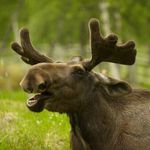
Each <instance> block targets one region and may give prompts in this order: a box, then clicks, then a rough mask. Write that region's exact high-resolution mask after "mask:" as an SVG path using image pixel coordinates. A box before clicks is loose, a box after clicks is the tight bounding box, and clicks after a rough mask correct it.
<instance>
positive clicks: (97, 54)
mask: <svg viewBox="0 0 150 150" xmlns="http://www.w3.org/2000/svg"><path fill="white" fill-rule="evenodd" d="M89 31H90V45H91V51H92V58H91V60H84V59H82V58H81V57H73V58H72V59H71V60H69V61H68V62H59V63H58V62H56V61H54V60H53V59H51V58H49V57H47V56H45V55H42V54H40V53H39V52H38V51H36V50H35V49H34V48H33V46H32V44H31V41H30V37H29V31H28V30H27V29H25V28H23V29H22V30H21V32H20V38H21V45H19V44H18V43H16V42H14V43H12V49H13V50H14V51H15V52H17V53H18V54H19V55H21V59H22V60H23V61H24V62H25V63H27V64H30V65H33V66H32V67H31V68H30V69H29V70H28V72H27V73H26V74H25V76H24V78H23V79H22V81H21V83H20V85H21V87H22V89H23V90H24V91H25V92H27V93H34V94H35V96H33V97H31V98H30V99H28V100H27V107H28V108H29V109H30V110H31V111H34V112H41V111H42V110H43V109H47V110H48V111H53V112H59V113H66V114H67V115H68V117H69V119H70V124H71V148H72V150H150V91H147V90H142V89H133V88H132V87H131V86H130V85H129V84H128V83H126V82H124V81H120V80H117V79H113V78H111V77H108V76H104V75H103V74H100V73H96V72H94V71H92V69H93V68H94V67H95V66H96V65H98V64H100V63H101V62H103V61H105V62H112V63H118V64H123V65H132V64H134V62H135V57H136V50H135V43H134V42H133V41H129V42H127V43H125V44H123V45H117V41H118V37H117V36H116V35H115V34H110V35H108V37H106V38H104V37H102V35H101V34H100V29H99V21H98V20H97V19H91V20H90V21H89Z"/></svg>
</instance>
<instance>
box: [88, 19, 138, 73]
mask: <svg viewBox="0 0 150 150" xmlns="http://www.w3.org/2000/svg"><path fill="white" fill-rule="evenodd" d="M89 30H90V38H91V50H92V59H91V60H90V61H88V62H86V63H85V68H86V69H87V70H88V71H90V70H92V69H93V68H94V67H95V66H96V65H97V64H99V63H100V62H102V61H105V62H113V63H119V64H124V65H132V64H133V63H134V62H135V56H136V50H135V43H134V42H133V41H128V42H127V43H125V44H123V45H120V46H118V45H116V43H117V41H118V37H117V36H116V35H115V34H110V35H108V37H106V38H103V37H102V35H101V34H100V30H99V21H98V20H97V19H91V20H90V21H89Z"/></svg>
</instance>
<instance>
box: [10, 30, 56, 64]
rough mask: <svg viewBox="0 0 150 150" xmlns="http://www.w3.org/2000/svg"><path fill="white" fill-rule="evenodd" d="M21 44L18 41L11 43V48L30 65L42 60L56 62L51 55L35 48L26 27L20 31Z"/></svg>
mask: <svg viewBox="0 0 150 150" xmlns="http://www.w3.org/2000/svg"><path fill="white" fill-rule="evenodd" d="M20 39H21V46H20V45H19V44H18V43H17V42H13V43H12V44H11V48H12V49H13V50H14V51H15V52H16V53H17V54H19V55H21V59H22V60H23V61H24V62H25V63H27V64H30V65H34V64H37V63H40V62H49V63H52V62H54V61H53V60H52V59H50V58H49V57H47V56H45V55H42V54H40V53H39V52H38V51H37V50H36V49H34V48H33V46H32V43H31V41H30V36H29V31H28V29H26V28H23V29H21V31H20Z"/></svg>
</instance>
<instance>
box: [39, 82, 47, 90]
mask: <svg viewBox="0 0 150 150" xmlns="http://www.w3.org/2000/svg"><path fill="white" fill-rule="evenodd" d="M38 89H39V90H45V89H46V83H45V82H44V83H41V84H39V86H38Z"/></svg>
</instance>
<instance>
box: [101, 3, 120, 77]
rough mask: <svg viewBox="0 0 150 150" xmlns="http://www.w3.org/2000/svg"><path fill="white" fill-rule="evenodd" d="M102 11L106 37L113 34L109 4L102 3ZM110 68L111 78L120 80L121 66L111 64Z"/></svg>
mask: <svg viewBox="0 0 150 150" xmlns="http://www.w3.org/2000/svg"><path fill="white" fill-rule="evenodd" d="M100 10H101V14H102V19H103V27H104V32H105V34H106V35H108V34H110V33H111V29H110V22H109V12H108V3H107V2H105V1H103V2H101V3H100ZM109 68H110V74H111V76H113V77H115V78H117V79H120V71H119V65H118V64H112V63H110V64H109Z"/></svg>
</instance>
